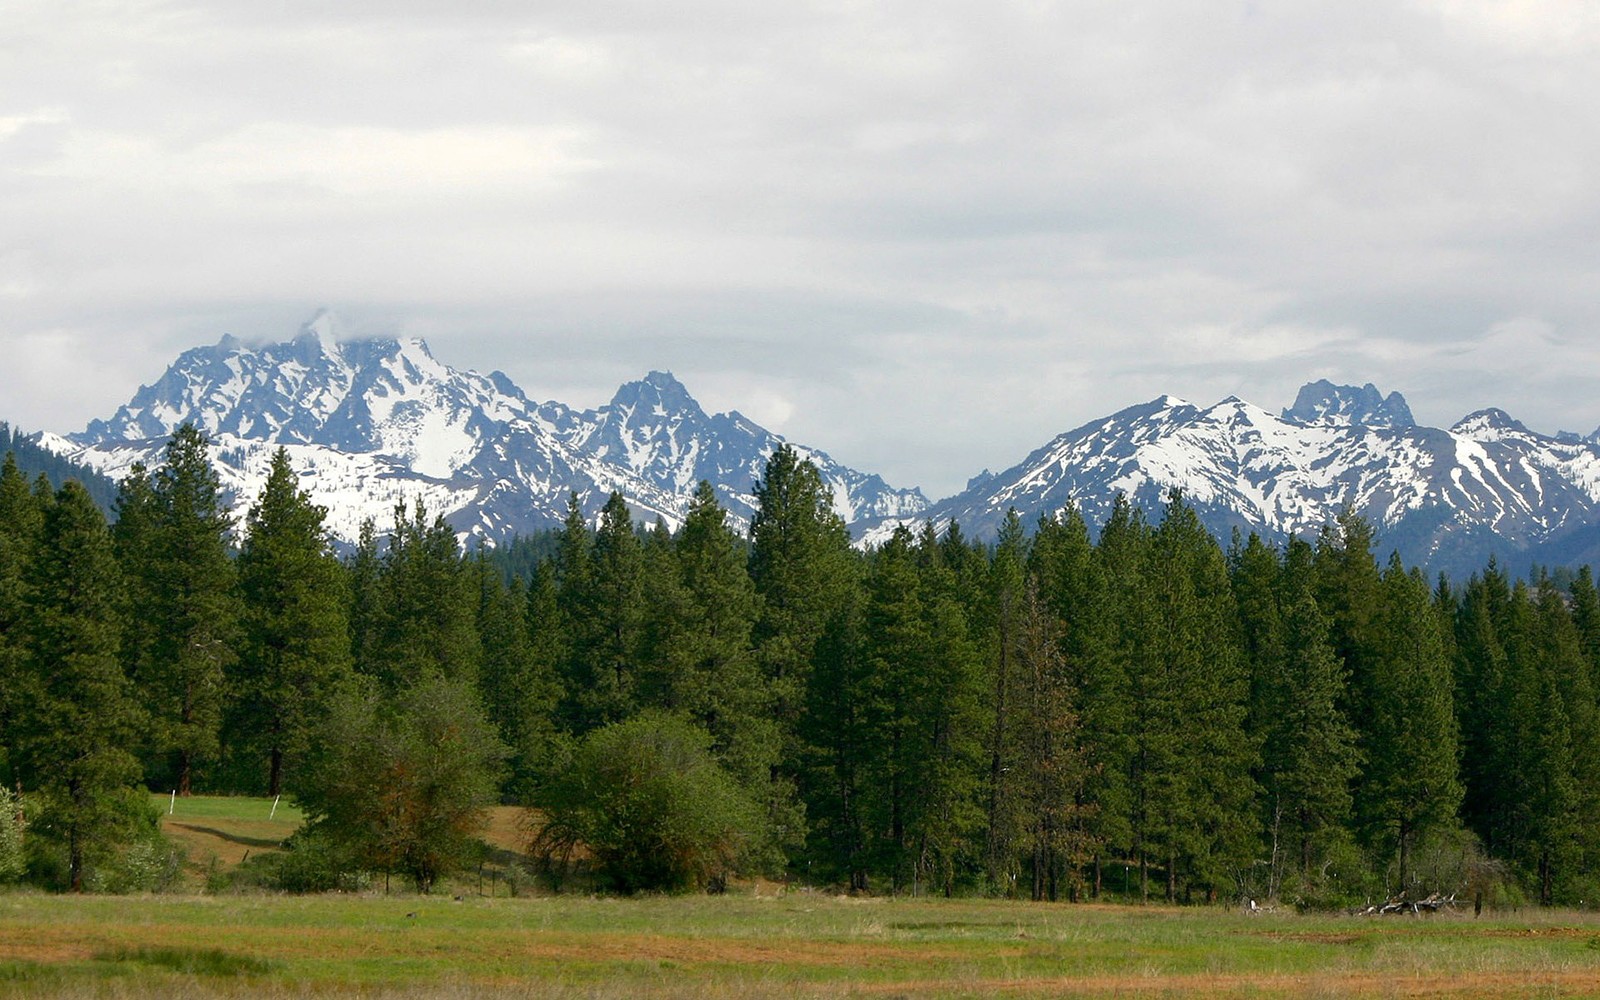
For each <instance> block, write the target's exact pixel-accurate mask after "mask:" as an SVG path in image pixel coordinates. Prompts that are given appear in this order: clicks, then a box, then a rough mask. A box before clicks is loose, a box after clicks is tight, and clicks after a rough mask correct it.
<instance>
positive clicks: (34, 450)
mask: <svg viewBox="0 0 1600 1000" xmlns="http://www.w3.org/2000/svg"><path fill="white" fill-rule="evenodd" d="M0 452H4V453H6V454H7V455H11V456H14V461H15V463H16V466H17V468H18V469H19V470H20V471H21V473H22V474H23V476H24V477H39V476H43V477H44V478H45V480H46V481H47V482H48V483H49V486H50V489H51V490H52V491H55V490H58V489H60V488H61V487H63V486H65V485H66V484H67V480H69V479H70V480H75V481H76V482H78V483H79V484H81V485H82V486H83V488H84V489H85V490H86V491H88V494H89V499H91V500H93V501H94V504H95V506H96V507H99V508H100V510H101V511H103V512H107V513H109V512H110V511H111V509H112V502H113V500H114V498H115V497H116V494H117V484H116V483H114V482H112V481H111V480H110V479H107V478H106V477H105V476H104V475H102V474H101V473H100V472H98V471H96V470H95V469H91V468H89V467H88V466H87V465H79V464H78V463H77V462H74V461H72V460H71V459H68V458H63V457H61V456H60V455H57V454H56V453H55V452H53V451H51V450H50V449H48V448H46V447H44V446H43V445H41V444H39V443H38V441H36V440H35V438H34V436H33V435H29V434H24V433H22V432H21V431H19V430H17V429H16V428H15V427H12V426H10V425H9V424H6V423H4V422H3V421H0Z"/></svg>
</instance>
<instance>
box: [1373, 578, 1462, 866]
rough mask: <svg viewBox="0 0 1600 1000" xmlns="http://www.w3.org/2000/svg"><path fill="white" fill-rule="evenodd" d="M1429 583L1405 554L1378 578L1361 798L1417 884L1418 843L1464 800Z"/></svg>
mask: <svg viewBox="0 0 1600 1000" xmlns="http://www.w3.org/2000/svg"><path fill="white" fill-rule="evenodd" d="M1430 596H1431V595H1430V593H1429V589H1428V585H1427V583H1426V582H1425V581H1423V580H1422V579H1421V577H1420V576H1414V575H1412V574H1410V573H1408V572H1406V569H1405V566H1404V565H1403V564H1402V563H1401V562H1400V557H1399V556H1398V555H1396V556H1394V557H1393V558H1392V559H1391V560H1390V562H1389V568H1388V569H1387V570H1386V571H1385V572H1384V573H1383V576H1382V577H1381V579H1380V583H1379V593H1378V601H1377V603H1376V607H1377V611H1376V613H1375V614H1374V616H1373V617H1372V619H1371V628H1372V636H1373V640H1374V641H1373V642H1372V645H1371V647H1370V649H1371V652H1372V659H1371V661H1369V665H1370V667H1371V669H1370V671H1369V673H1368V681H1369V685H1368V690H1369V692H1370V701H1369V705H1371V706H1373V707H1378V706H1381V708H1382V710H1381V711H1373V712H1371V713H1370V714H1369V721H1368V723H1367V725H1366V727H1365V728H1364V729H1363V730H1361V734H1362V740H1363V750H1364V757H1365V761H1364V763H1363V767H1362V772H1361V778H1360V780H1359V781H1357V782H1356V784H1355V789H1356V799H1355V803H1354V807H1355V812H1356V815H1357V817H1358V818H1359V819H1360V820H1361V821H1362V822H1363V825H1364V827H1365V831H1366V836H1367V840H1368V843H1369V844H1371V845H1372V847H1373V848H1374V850H1375V851H1376V852H1377V853H1379V854H1380V855H1382V854H1388V855H1390V856H1392V857H1394V858H1395V859H1396V861H1397V877H1398V882H1399V885H1400V888H1401V889H1402V890H1408V889H1410V888H1411V885H1410V878H1411V874H1412V872H1411V850H1412V848H1413V847H1414V846H1415V845H1416V843H1417V840H1418V838H1419V837H1420V836H1422V835H1423V834H1424V833H1426V832H1427V831H1428V830H1430V829H1448V828H1450V827H1452V826H1453V825H1454V823H1455V816H1456V809H1457V807H1458V805H1459V804H1460V802H1461V785H1460V783H1459V781H1458V779H1457V770H1456V760H1457V742H1456V728H1455V718H1454V715H1453V711H1452V700H1453V699H1452V697H1451V685H1450V667H1449V664H1448V663H1446V662H1445V659H1444V645H1443V643H1442V642H1441V640H1440V637H1439V631H1438V627H1439V626H1438V618H1437V616H1436V615H1435V614H1434V612H1433V608H1432V603H1431V600H1430Z"/></svg>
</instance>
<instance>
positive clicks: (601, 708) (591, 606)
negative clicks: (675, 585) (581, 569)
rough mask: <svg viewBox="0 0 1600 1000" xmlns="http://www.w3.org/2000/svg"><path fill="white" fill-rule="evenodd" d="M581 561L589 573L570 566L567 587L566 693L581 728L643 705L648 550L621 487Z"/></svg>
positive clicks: (614, 718)
mask: <svg viewBox="0 0 1600 1000" xmlns="http://www.w3.org/2000/svg"><path fill="white" fill-rule="evenodd" d="M580 565H585V566H586V569H587V572H586V573H584V574H583V575H582V576H581V577H580V576H578V574H576V573H571V572H568V573H566V574H565V576H566V579H565V580H564V582H563V586H562V591H563V596H564V598H565V605H566V608H567V610H568V615H569V621H570V628H571V635H572V645H571V646H570V651H571V654H572V662H571V663H570V665H569V667H568V682H567V693H568V695H569V696H570V697H571V698H572V702H573V704H572V708H571V709H570V710H569V711H570V713H571V717H572V719H573V732H574V733H575V734H582V733H585V732H588V731H589V730H591V729H594V728H596V727H598V726H603V725H605V724H607V723H610V722H618V721H621V720H622V719H625V718H627V717H628V716H629V715H630V714H632V713H633V712H634V711H636V710H637V709H638V708H639V706H640V701H639V697H640V691H639V684H640V681H641V678H640V676H639V674H640V657H641V653H642V651H643V650H642V646H643V641H644V623H645V591H644V553H643V550H642V547H641V546H640V543H639V536H638V535H637V534H636V533H635V532H634V526H633V515H632V514H631V513H630V512H629V510H628V505H627V502H626V500H624V499H623V497H622V494H620V493H613V494H611V498H610V499H609V500H607V501H606V505H605V508H604V509H603V510H602V511H601V514H600V528H599V530H598V531H596V532H595V534H594V541H593V545H592V548H591V549H590V551H589V553H588V555H587V558H586V559H585V560H584V561H583V563H581V564H580Z"/></svg>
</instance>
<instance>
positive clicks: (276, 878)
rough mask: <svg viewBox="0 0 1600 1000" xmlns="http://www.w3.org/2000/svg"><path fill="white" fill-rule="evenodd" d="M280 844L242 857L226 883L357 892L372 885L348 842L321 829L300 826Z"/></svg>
mask: <svg viewBox="0 0 1600 1000" xmlns="http://www.w3.org/2000/svg"><path fill="white" fill-rule="evenodd" d="M283 846H284V849H283V850H281V851H269V852H266V853H263V854H257V855H255V856H254V857H251V858H248V859H246V860H245V862H244V863H243V864H241V865H239V867H238V868H237V869H235V870H234V872H233V873H232V875H231V877H230V878H229V879H228V881H227V883H226V884H227V885H228V886H231V887H233V888H236V889H250V888H255V889H268V890H271V891H273V892H289V893H295V894H305V893H316V892H361V891H363V890H365V889H368V888H370V887H371V885H372V878H371V875H370V874H369V873H368V872H367V870H365V869H364V868H363V867H362V860H361V858H360V857H359V856H358V855H357V854H356V852H355V851H354V850H353V849H352V846H351V845H349V844H347V843H345V842H343V841H341V840H339V839H337V838H334V837H331V836H329V835H327V834H326V833H325V832H323V831H318V830H309V829H304V828H302V829H301V830H299V831H298V832H296V833H295V835H294V836H292V837H290V838H289V839H288V841H286V842H285V843H284V845H283Z"/></svg>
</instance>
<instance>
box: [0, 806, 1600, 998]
mask: <svg viewBox="0 0 1600 1000" xmlns="http://www.w3.org/2000/svg"><path fill="white" fill-rule="evenodd" d="M157 801H159V802H160V803H161V804H162V806H163V813H166V810H167V809H168V808H170V809H171V810H172V812H171V813H170V814H167V815H164V816H163V822H162V826H163V830H164V832H165V833H166V834H167V836H169V837H170V838H172V839H173V840H174V841H176V842H177V843H179V844H181V845H182V846H183V847H184V849H185V850H186V852H187V855H188V862H187V865H186V874H185V877H184V878H183V879H182V880H181V883H180V884H181V885H182V890H181V891H178V892H173V893H167V894H157V895H141V896H120V897H113V896H70V895H68V896H57V895H45V894H37V893H30V892H19V893H10V894H6V895H0V996H3V997H39V996H46V997H127V998H139V997H158V996H159V997H169V998H170V997H178V998H183V997H209V996H268V997H271V996H304V995H312V996H356V995H359V996H366V997H371V996H378V997H385V996H393V997H438V998H453V997H461V998H471V997H488V996H541V997H542V996H552V997H593V998H609V997H619V998H620V997H633V996H650V997H696V998H701V1000H710V998H717V997H845V996H863V997H897V996H931V997H978V996H995V995H1003V996H1017V997H1029V996H1063V995H1069V996H1070V995H1083V996H1217V995H1224V996H1261V995H1284V994H1293V995H1311V996H1319V995H1320V996H1583V995H1600V914H1597V913H1590V912H1580V911H1570V910H1567V911H1563V910H1548V909H1536V908H1531V907H1530V908H1525V909H1522V910H1520V911H1515V912H1505V911H1501V912H1485V913H1484V914H1483V916H1482V917H1481V918H1476V919H1475V918H1474V917H1473V915H1472V912H1471V907H1470V906H1464V907H1462V908H1461V909H1460V910H1459V911H1457V912H1453V913H1441V914H1439V915H1437V916H1423V917H1411V916H1401V917H1393V916H1391V917H1361V916H1346V915H1320V916H1307V915H1299V914H1296V913H1294V912H1293V911H1292V910H1290V909H1288V908H1286V907H1283V908H1278V909H1276V910H1272V911H1263V912H1258V913H1249V912H1246V911H1245V910H1243V909H1240V908H1238V907H1221V906H1218V907H1182V908H1172V907H1164V906H1137V905H1116V904H1105V903H1094V904H1077V905H1074V904H1067V903H1033V902H1020V901H1009V900H989V899H955V900H947V899H942V898H929V897H919V898H909V897H905V896H900V897H871V896H856V897H852V896H842V895H835V894H830V893H823V892H811V891H803V890H799V891H797V890H794V889H791V888H786V887H784V886H781V885H777V884H774V883H766V882H761V883H753V884H752V883H746V884H741V885H739V886H736V887H735V888H734V890H733V891H730V892H729V893H728V894H726V895H723V896H705V895H688V896H641V897H636V898H618V897H594V896H588V895H582V894H578V893H568V894H565V895H559V896H551V895H547V894H542V893H539V894H535V893H534V892H533V890H532V886H531V883H530V882H529V881H528V880H527V879H526V878H525V877H524V879H523V881H522V882H521V884H520V888H519V889H518V895H517V897H516V898H512V897H511V896H510V895H509V893H510V891H511V887H512V885H515V884H516V883H515V882H512V881H510V880H508V879H507V878H506V875H507V873H509V872H514V871H516V870H517V868H518V865H519V862H520V860H521V859H520V857H519V856H517V854H516V852H515V848H516V845H517V844H518V843H519V842H520V840H521V838H522V837H523V836H525V834H524V832H523V827H522V826H521V825H520V824H521V817H520V816H519V815H518V814H519V813H520V810H515V809H510V808H503V809H497V810H495V811H494V814H493V815H492V817H491V824H490V827H489V829H488V831H487V833H486V845H485V846H486V847H487V850H486V852H485V857H486V866H485V867H486V870H487V871H488V872H490V873H491V875H490V877H489V878H486V879H484V880H481V881H480V880H479V879H478V878H477V877H476V875H475V874H472V873H469V874H468V875H465V876H461V877H458V879H457V880H456V881H454V882H452V883H451V884H450V885H448V886H445V887H442V888H443V891H440V892H437V893H435V894H434V895H431V896H419V895H416V894H414V893H412V892H409V891H401V884H402V883H401V882H400V880H396V881H395V883H394V891H393V892H392V893H390V894H385V893H384V891H383V888H382V886H381V884H378V885H375V886H372V887H370V888H369V889H367V890H366V891H364V892H360V893H349V894H322V895H306V896H287V895H281V894H275V893H260V892H240V891H235V890H230V889H221V890H220V891H213V892H209V893H206V892H202V889H203V888H204V886H205V885H206V880H207V877H208V873H209V876H210V878H211V879H213V880H218V879H219V874H220V875H226V873H228V872H229V871H232V870H234V869H236V868H237V865H238V863H239V862H241V861H243V860H244V859H245V857H246V853H247V852H250V853H261V852H270V851H272V850H274V849H275V846H276V844H277V843H278V842H279V841H281V839H282V838H283V837H286V836H288V835H289V834H290V833H291V832H292V831H293V830H294V827H295V825H296V824H297V823H298V821H299V813H298V810H296V809H295V807H294V806H293V805H292V803H290V802H289V801H287V800H285V801H283V802H281V803H278V804H277V805H276V807H274V803H273V801H272V800H270V799H260V798H245V797H233V798H225V797H206V796H195V797H192V798H189V799H182V798H179V799H176V800H175V801H174V800H171V799H168V798H159V799H157ZM269 816H270V818H268V817H269ZM215 884H217V885H220V884H224V883H223V882H222V881H215Z"/></svg>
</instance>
